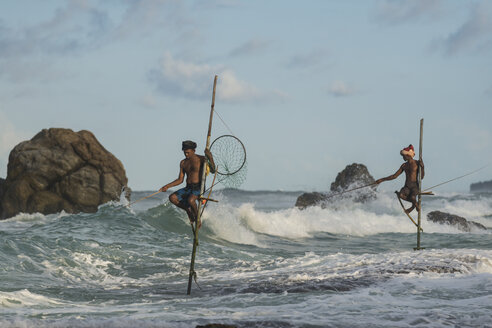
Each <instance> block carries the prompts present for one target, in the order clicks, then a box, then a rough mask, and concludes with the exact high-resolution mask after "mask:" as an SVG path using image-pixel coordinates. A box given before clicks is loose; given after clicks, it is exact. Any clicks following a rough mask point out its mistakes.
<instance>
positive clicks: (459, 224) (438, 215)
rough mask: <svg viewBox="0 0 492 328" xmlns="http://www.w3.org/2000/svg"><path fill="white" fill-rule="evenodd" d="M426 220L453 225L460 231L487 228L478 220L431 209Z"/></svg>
mask: <svg viewBox="0 0 492 328" xmlns="http://www.w3.org/2000/svg"><path fill="white" fill-rule="evenodd" d="M427 220H429V221H432V222H435V223H439V224H448V225H452V226H455V227H456V228H458V229H459V230H461V231H466V232H470V231H472V230H487V228H486V227H485V226H484V225H483V224H480V223H478V222H473V221H468V220H467V219H465V218H463V217H461V216H458V215H454V214H449V213H445V212H440V211H433V212H430V213H429V214H427Z"/></svg>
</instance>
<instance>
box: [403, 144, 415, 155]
mask: <svg viewBox="0 0 492 328" xmlns="http://www.w3.org/2000/svg"><path fill="white" fill-rule="evenodd" d="M400 155H402V156H405V155H408V156H410V157H414V156H415V150H414V149H413V146H412V145H409V146H408V147H406V148H403V149H402V150H401V151H400Z"/></svg>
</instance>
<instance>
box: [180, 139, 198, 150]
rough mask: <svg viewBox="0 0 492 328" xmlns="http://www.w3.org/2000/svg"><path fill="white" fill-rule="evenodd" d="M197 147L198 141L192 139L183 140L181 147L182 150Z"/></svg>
mask: <svg viewBox="0 0 492 328" xmlns="http://www.w3.org/2000/svg"><path fill="white" fill-rule="evenodd" d="M195 148H196V143H195V142H193V141H191V140H186V141H183V144H182V147H181V149H182V150H187V149H193V150H195Z"/></svg>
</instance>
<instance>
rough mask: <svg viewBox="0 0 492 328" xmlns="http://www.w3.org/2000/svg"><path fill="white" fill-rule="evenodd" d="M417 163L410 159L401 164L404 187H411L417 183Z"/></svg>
mask: <svg viewBox="0 0 492 328" xmlns="http://www.w3.org/2000/svg"><path fill="white" fill-rule="evenodd" d="M418 168H419V165H418V161H416V160H414V159H411V160H409V161H408V162H405V163H403V164H402V166H401V169H402V170H403V171H404V172H405V176H406V178H405V186H408V187H409V186H411V185H412V184H414V183H416V182H417V172H418Z"/></svg>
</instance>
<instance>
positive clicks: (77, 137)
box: [0, 128, 128, 219]
mask: <svg viewBox="0 0 492 328" xmlns="http://www.w3.org/2000/svg"><path fill="white" fill-rule="evenodd" d="M127 183H128V179H127V177H126V173H125V169H124V167H123V164H122V163H121V162H120V160H118V159H117V158H116V157H115V156H114V155H113V154H111V153H110V152H109V151H107V150H106V149H105V148H104V147H103V146H102V145H101V144H100V143H99V141H98V140H97V139H96V137H95V136H94V135H93V134H92V133H91V132H89V131H86V130H82V131H79V132H74V131H72V130H70V129H60V128H51V129H44V130H42V131H41V132H39V133H38V134H37V135H36V136H34V137H33V138H32V139H31V140H28V141H24V142H21V143H20V144H18V145H17V146H16V147H15V148H14V149H13V150H12V151H11V152H10V156H9V163H8V168H7V178H6V179H0V219H5V218H9V217H12V216H15V215H16V214H18V213H36V212H38V213H43V214H51V213H58V212H60V211H62V210H64V211H66V212H68V213H77V212H96V211H97V207H98V206H99V205H101V204H104V203H106V202H108V201H111V200H118V199H119V197H120V194H121V192H122V190H123V188H126V187H127Z"/></svg>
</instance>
